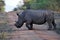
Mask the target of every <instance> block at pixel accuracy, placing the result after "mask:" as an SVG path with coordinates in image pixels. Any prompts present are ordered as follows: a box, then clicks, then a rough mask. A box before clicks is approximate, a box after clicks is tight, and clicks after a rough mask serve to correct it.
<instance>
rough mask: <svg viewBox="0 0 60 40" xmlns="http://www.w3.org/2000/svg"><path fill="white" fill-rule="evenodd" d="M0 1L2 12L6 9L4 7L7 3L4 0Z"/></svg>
mask: <svg viewBox="0 0 60 40" xmlns="http://www.w3.org/2000/svg"><path fill="white" fill-rule="evenodd" d="M0 2H1V4H0V5H1V6H0V12H4V11H5V8H4V5H5V3H4V1H3V0H0Z"/></svg>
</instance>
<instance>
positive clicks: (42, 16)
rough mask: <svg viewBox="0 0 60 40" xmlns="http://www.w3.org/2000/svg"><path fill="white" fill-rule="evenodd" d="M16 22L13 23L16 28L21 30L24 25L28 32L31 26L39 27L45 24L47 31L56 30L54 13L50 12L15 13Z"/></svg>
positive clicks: (25, 11)
mask: <svg viewBox="0 0 60 40" xmlns="http://www.w3.org/2000/svg"><path fill="white" fill-rule="evenodd" d="M17 16H18V20H17V21H16V23H15V26H16V27H17V28H21V27H22V25H23V24H24V23H26V27H27V28H28V30H32V29H33V24H37V25H41V24H44V23H46V22H47V24H48V26H49V27H48V30H52V29H54V30H55V29H56V23H55V19H54V12H52V11H51V10H24V11H23V12H22V13H17Z"/></svg>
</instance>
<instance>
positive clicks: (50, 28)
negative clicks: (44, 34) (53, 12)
mask: <svg viewBox="0 0 60 40" xmlns="http://www.w3.org/2000/svg"><path fill="white" fill-rule="evenodd" d="M48 26H49V27H48V30H52V23H51V22H48Z"/></svg>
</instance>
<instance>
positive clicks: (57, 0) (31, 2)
mask: <svg viewBox="0 0 60 40" xmlns="http://www.w3.org/2000/svg"><path fill="white" fill-rule="evenodd" d="M24 7H25V8H26V9H27V8H28V7H30V9H51V10H56V11H58V10H60V0H25V1H24V6H23V7H22V8H23V9H24Z"/></svg>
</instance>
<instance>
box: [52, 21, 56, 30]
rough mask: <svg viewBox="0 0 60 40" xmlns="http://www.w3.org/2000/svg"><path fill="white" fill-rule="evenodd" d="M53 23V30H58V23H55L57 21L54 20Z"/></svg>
mask: <svg viewBox="0 0 60 40" xmlns="http://www.w3.org/2000/svg"><path fill="white" fill-rule="evenodd" d="M52 24H53V26H54V27H53V30H56V23H55V21H54V20H53V22H52Z"/></svg>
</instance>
